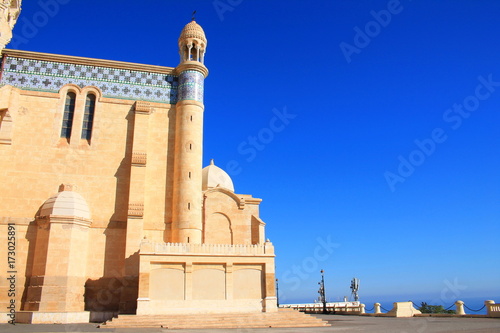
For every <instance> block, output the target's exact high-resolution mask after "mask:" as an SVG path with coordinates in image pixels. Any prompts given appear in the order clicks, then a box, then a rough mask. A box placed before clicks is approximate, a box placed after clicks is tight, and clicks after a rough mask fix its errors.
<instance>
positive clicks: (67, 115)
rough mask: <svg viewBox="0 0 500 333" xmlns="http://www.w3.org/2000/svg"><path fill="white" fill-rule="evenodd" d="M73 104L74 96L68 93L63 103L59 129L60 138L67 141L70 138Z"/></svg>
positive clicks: (73, 113)
mask: <svg viewBox="0 0 500 333" xmlns="http://www.w3.org/2000/svg"><path fill="white" fill-rule="evenodd" d="M75 102H76V94H75V93H74V92H69V93H68V94H67V95H66V102H65V103H64V115H63V123H62V128H61V138H66V139H68V140H69V138H70V137H71V129H72V128H73V116H74V115H75Z"/></svg>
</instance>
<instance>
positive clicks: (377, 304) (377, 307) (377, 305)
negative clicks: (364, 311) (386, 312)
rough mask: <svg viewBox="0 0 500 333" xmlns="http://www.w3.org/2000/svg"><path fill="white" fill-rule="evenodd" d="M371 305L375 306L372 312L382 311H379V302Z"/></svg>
mask: <svg viewBox="0 0 500 333" xmlns="http://www.w3.org/2000/svg"><path fill="white" fill-rule="evenodd" d="M373 307H374V308H375V311H374V313H376V314H377V313H382V311H380V303H375V304H373Z"/></svg>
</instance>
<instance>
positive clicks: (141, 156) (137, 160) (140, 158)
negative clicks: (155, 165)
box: [132, 152, 147, 166]
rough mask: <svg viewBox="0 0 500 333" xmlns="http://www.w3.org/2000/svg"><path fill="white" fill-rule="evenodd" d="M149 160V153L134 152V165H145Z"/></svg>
mask: <svg viewBox="0 0 500 333" xmlns="http://www.w3.org/2000/svg"><path fill="white" fill-rule="evenodd" d="M146 162H147V154H146V153H145V152H133V153H132V165H134V166H145V165H146Z"/></svg>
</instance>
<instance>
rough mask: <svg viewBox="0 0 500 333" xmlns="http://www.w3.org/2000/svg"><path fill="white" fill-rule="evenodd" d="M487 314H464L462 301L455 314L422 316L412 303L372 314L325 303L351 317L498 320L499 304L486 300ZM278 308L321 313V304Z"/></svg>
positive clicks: (353, 306)
mask: <svg viewBox="0 0 500 333" xmlns="http://www.w3.org/2000/svg"><path fill="white" fill-rule="evenodd" d="M484 305H485V307H486V310H487V314H486V315H484V314H482V315H481V314H470V313H466V312H465V303H464V302H463V301H460V300H458V301H456V302H455V314H443V313H439V314H438V313H435V314H426V313H424V314H422V313H420V311H418V310H417V309H415V308H414V306H413V304H412V302H396V303H394V307H393V309H392V310H391V311H389V312H387V313H383V312H382V311H381V308H382V306H381V304H380V303H375V304H374V305H373V313H365V304H362V303H360V302H336V303H326V311H327V312H328V313H331V314H351V315H367V316H388V317H413V316H416V317H428V316H443V317H460V316H467V317H494V318H500V303H495V301H492V300H488V301H485V302H484ZM280 308H291V309H295V310H298V311H301V312H305V313H322V312H323V310H324V309H323V304H322V303H309V304H281V305H280ZM474 311H477V310H474Z"/></svg>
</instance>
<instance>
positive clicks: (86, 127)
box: [82, 94, 96, 141]
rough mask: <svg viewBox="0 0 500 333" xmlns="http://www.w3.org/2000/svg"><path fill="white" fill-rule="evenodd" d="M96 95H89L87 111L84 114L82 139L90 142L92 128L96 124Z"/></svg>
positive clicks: (86, 103) (86, 105)
mask: <svg viewBox="0 0 500 333" xmlns="http://www.w3.org/2000/svg"><path fill="white" fill-rule="evenodd" d="M95 99H96V98H95V95H94V94H88V95H87V97H86V98H85V111H84V113H83V126H82V139H86V140H88V141H90V138H91V137H92V126H93V124H94V112H95Z"/></svg>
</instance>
